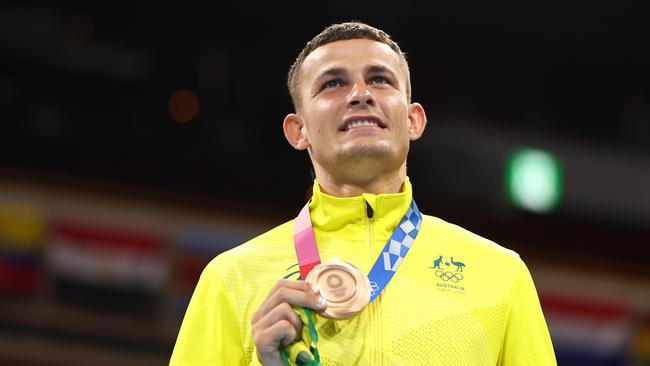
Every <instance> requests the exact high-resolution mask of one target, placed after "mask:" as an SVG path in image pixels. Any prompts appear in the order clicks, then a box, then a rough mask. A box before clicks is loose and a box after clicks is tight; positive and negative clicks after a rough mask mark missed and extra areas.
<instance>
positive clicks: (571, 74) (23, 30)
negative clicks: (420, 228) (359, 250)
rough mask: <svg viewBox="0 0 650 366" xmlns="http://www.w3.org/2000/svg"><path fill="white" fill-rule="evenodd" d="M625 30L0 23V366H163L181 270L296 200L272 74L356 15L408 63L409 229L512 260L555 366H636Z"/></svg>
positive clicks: (633, 51)
mask: <svg viewBox="0 0 650 366" xmlns="http://www.w3.org/2000/svg"><path fill="white" fill-rule="evenodd" d="M541 4H544V5H541ZM272 14H273V15H272ZM647 14H648V12H647V11H645V10H644V9H643V8H642V7H640V6H629V5H625V4H624V3H620V4H619V3H616V2H609V3H603V4H599V3H590V4H588V5H578V4H574V5H570V4H567V3H564V4H562V5H561V6H559V5H558V6H552V5H550V4H547V3H542V2H539V5H532V4H526V3H522V2H514V1H513V2H510V3H502V4H494V3H491V2H490V3H485V2H478V1H476V2H472V1H470V2H462V3H461V2H438V3H433V4H429V5H425V4H424V2H422V3H420V2H415V1H401V2H399V4H398V3H397V2H388V1H385V0H381V1H373V2H371V3H354V2H347V1H341V0H322V1H319V2H315V3H309V2H305V3H296V4H288V3H283V4H279V3H276V2H265V3H260V4H256V3H250V2H226V3H217V2H215V3H212V4H211V5H205V4H203V3H202V2H198V1H185V2H182V3H181V2H174V3H171V4H164V3H163V2H159V3H156V4H155V5H151V4H145V3H144V2H141V3H140V2H126V1H110V2H108V1H94V2H80V1H61V2H57V3H56V4H55V3H52V2H45V1H41V2H39V1H36V2H34V1H22V2H12V3H6V2H2V3H0V50H1V51H0V364H4V365H90V364H92V365H114V364H120V365H162V364H167V362H168V359H169V356H170V354H171V349H172V347H173V344H174V341H175V337H176V334H177V332H178V327H179V325H180V321H181V319H182V316H183V314H184V311H185V307H186V305H187V302H188V300H189V298H190V296H191V293H192V291H193V288H194V285H195V283H196V281H197V279H198V276H199V274H200V272H201V270H202V268H203V266H205V264H207V262H208V261H209V260H210V259H211V258H213V257H214V256H215V255H217V254H218V253H219V252H221V251H224V250H227V249H228V248H231V247H233V246H235V245H237V244H239V243H242V242H244V241H246V240H248V239H249V238H251V237H253V236H255V235H257V234H259V233H261V232H263V231H265V230H267V229H269V228H272V227H274V226H276V225H278V224H280V223H282V222H284V221H286V220H289V219H291V218H293V217H294V216H295V215H296V213H297V212H298V210H299V209H300V207H301V206H302V205H303V204H304V202H305V194H306V192H307V189H308V188H309V187H310V185H311V177H310V173H309V167H310V165H309V160H308V157H307V155H306V154H305V153H302V152H296V151H294V150H293V149H292V148H291V147H290V146H289V145H288V144H287V143H286V142H285V140H284V136H283V134H282V130H281V122H282V119H283V118H284V116H285V115H286V114H287V113H289V112H292V106H291V102H290V98H289V95H288V92H287V91H286V87H285V83H286V72H287V71H288V68H289V66H290V65H291V63H292V62H293V60H294V58H295V57H296V55H297V54H298V52H299V51H300V49H301V48H302V47H303V46H304V44H305V43H306V42H307V41H308V40H309V39H311V37H313V36H314V35H316V34H317V33H318V32H320V31H321V30H322V29H323V28H324V27H325V26H327V25H329V24H331V23H335V22H341V21H348V20H352V19H358V20H362V21H365V22H368V23H370V24H372V25H375V26H378V27H380V28H382V29H384V30H385V31H387V32H388V33H389V34H391V35H392V36H393V37H394V38H395V39H396V40H397V41H398V43H399V44H400V46H401V47H402V48H403V50H405V51H406V52H407V55H408V57H409V60H410V66H411V74H412V84H413V96H414V100H415V101H419V102H420V103H422V104H423V105H424V106H425V108H426V110H427V113H428V119H429V125H428V129H427V131H426V133H425V135H424V137H423V138H422V139H421V140H419V141H418V142H416V143H415V144H413V146H412V150H411V155H410V158H409V175H410V177H411V179H412V181H413V182H414V189H415V192H416V196H417V197H418V204H419V205H420V207H421V208H422V210H423V211H424V212H426V213H428V214H430V215H434V216H438V217H441V218H443V219H445V220H447V221H451V222H453V223H457V224H459V225H461V226H463V227H465V228H467V229H469V230H471V231H474V232H476V233H478V234H480V235H483V236H486V237H488V238H490V239H492V240H494V241H496V242H498V243H500V244H502V245H504V246H506V247H509V248H511V249H514V250H516V251H517V252H519V253H520V254H521V256H522V257H523V259H524V260H525V261H526V263H527V264H528V265H529V267H530V269H531V272H532V274H533V277H534V279H535V282H536V285H537V288H538V291H539V294H540V299H541V302H542V305H543V308H544V312H545V315H546V317H547V320H548V323H549V328H550V331H551V335H552V338H553V342H554V346H555V349H556V352H557V357H558V362H559V364H560V365H590V366H593V365H650V269H649V268H650V257H649V255H648V248H647V247H648V244H650V53H649V52H648V44H650V22H649V21H648V17H647Z"/></svg>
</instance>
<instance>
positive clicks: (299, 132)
mask: <svg viewBox="0 0 650 366" xmlns="http://www.w3.org/2000/svg"><path fill="white" fill-rule="evenodd" d="M282 129H283V130H284V137H286V138H287V141H289V144H291V146H293V148H294V149H296V150H305V149H306V148H308V147H309V140H308V139H307V135H306V133H305V124H304V122H303V121H302V118H300V116H299V115H298V114H296V113H290V114H287V116H286V117H284V122H282Z"/></svg>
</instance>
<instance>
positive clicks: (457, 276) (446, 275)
mask: <svg viewBox="0 0 650 366" xmlns="http://www.w3.org/2000/svg"><path fill="white" fill-rule="evenodd" d="M436 276H438V277H440V278H441V279H442V280H444V281H451V282H454V283H455V282H458V281H460V280H462V279H463V278H464V277H463V274H462V273H454V272H449V271H443V270H441V269H439V270H437V271H436Z"/></svg>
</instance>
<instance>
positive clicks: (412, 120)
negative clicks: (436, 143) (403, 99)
mask: <svg viewBox="0 0 650 366" xmlns="http://www.w3.org/2000/svg"><path fill="white" fill-rule="evenodd" d="M408 118H409V139H410V140H411V141H415V140H417V139H419V138H420V137H421V136H422V134H423V133H424V129H425V128H426V126H427V115H426V113H425V112H424V107H422V105H421V104H420V103H412V104H411V105H410V106H409V115H408Z"/></svg>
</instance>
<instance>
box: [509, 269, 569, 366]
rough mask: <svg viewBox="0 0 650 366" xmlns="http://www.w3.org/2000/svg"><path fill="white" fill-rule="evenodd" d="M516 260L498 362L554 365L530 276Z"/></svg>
mask: <svg viewBox="0 0 650 366" xmlns="http://www.w3.org/2000/svg"><path fill="white" fill-rule="evenodd" d="M518 262H519V263H518V270H517V271H516V275H515V280H514V283H513V285H512V290H511V292H510V297H509V301H508V312H507V315H506V325H505V338H504V341H503V347H502V349H501V355H500V359H499V365H524V366H526V365H530V366H533V365H535V366H546V365H557V362H556V360H555V353H554V352H553V344H552V343H551V337H550V335H549V333H548V327H547V326H546V321H545V319H544V314H543V313H542V308H541V306H540V304H539V298H538V297H537V291H536V290H535V285H534V284H533V279H532V278H531V276H530V272H529V271H528V268H526V265H525V264H524V262H523V261H522V260H521V259H518Z"/></svg>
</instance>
